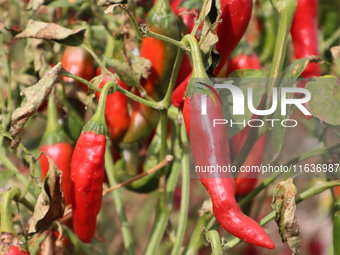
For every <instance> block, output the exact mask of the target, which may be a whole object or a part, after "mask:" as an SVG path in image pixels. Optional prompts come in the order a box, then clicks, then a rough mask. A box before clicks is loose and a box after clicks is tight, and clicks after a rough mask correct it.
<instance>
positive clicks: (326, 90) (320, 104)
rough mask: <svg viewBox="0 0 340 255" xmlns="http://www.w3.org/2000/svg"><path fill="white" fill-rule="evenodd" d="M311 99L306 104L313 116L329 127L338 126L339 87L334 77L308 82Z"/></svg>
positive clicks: (339, 116)
mask: <svg viewBox="0 0 340 255" xmlns="http://www.w3.org/2000/svg"><path fill="white" fill-rule="evenodd" d="M306 88H307V89H308V90H309V91H310V92H311V94H312V97H311V100H310V101H309V102H308V104H309V107H310V110H311V113H312V114H313V116H315V117H318V118H319V119H320V120H321V121H323V122H326V123H328V124H331V125H340V85H339V84H338V83H337V79H336V77H334V76H331V75H326V76H323V77H319V78H315V81H311V82H308V83H307V85H306Z"/></svg>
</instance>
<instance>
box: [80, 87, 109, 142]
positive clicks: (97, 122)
mask: <svg viewBox="0 0 340 255" xmlns="http://www.w3.org/2000/svg"><path fill="white" fill-rule="evenodd" d="M113 86H114V82H113V81H109V82H107V83H106V84H105V85H104V87H103V89H102V91H101V93H100V99H99V103H98V107H97V110H96V112H95V114H94V115H93V116H92V118H91V119H90V120H89V121H88V122H87V123H86V124H85V126H84V128H83V131H84V132H91V131H95V132H96V133H97V134H103V135H105V136H107V133H108V131H107V126H106V119H105V108H106V98H107V94H108V92H109V90H110V89H111V88H112V87H113Z"/></svg>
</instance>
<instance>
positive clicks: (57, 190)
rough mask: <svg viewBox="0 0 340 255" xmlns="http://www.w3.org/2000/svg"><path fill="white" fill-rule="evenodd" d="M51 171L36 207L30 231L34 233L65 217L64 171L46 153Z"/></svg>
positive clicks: (45, 180)
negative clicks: (62, 183) (62, 182)
mask: <svg viewBox="0 0 340 255" xmlns="http://www.w3.org/2000/svg"><path fill="white" fill-rule="evenodd" d="M46 157H47V158H48V162H49V171H48V173H47V175H46V178H45V179H44V183H43V188H42V192H41V194H40V195H39V197H38V200H37V203H36V205H35V208H34V213H33V219H32V224H31V225H30V228H29V233H31V234H33V233H36V232H39V231H41V230H44V229H45V228H47V227H49V226H50V225H51V224H52V222H53V221H55V220H57V219H59V218H61V217H63V215H64V210H65V201H64V195H63V191H62V187H61V181H62V174H63V173H62V171H61V170H59V169H58V168H57V166H56V165H55V164H54V162H53V161H52V160H51V159H50V158H49V157H48V156H47V155H46Z"/></svg>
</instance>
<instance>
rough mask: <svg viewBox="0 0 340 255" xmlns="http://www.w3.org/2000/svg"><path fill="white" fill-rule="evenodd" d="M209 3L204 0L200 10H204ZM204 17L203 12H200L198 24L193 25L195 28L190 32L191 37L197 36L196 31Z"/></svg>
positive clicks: (207, 0)
mask: <svg viewBox="0 0 340 255" xmlns="http://www.w3.org/2000/svg"><path fill="white" fill-rule="evenodd" d="M209 2H210V1H209V0H204V2H203V4H202V8H201V10H206V9H207V6H208V3H209ZM205 15H206V13H205V11H201V12H200V15H199V17H198V22H196V23H195V26H194V28H193V29H192V31H191V35H192V36H195V35H196V34H197V31H198V29H199V27H200V26H201V24H202V22H203V20H204V17H205Z"/></svg>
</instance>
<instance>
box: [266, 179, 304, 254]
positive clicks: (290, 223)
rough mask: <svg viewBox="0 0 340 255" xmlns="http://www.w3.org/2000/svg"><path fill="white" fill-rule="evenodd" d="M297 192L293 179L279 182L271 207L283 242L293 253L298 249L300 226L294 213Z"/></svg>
mask: <svg viewBox="0 0 340 255" xmlns="http://www.w3.org/2000/svg"><path fill="white" fill-rule="evenodd" d="M296 193H297V190H296V187H295V185H294V183H293V179H291V178H290V179H288V180H287V181H282V182H280V183H279V184H278V185H277V187H276V189H275V191H274V196H273V201H272V207H273V209H274V210H275V212H276V216H275V221H276V224H277V225H278V227H279V232H280V236H281V238H282V242H283V243H287V244H288V245H289V247H290V249H291V250H292V251H293V252H294V254H299V250H300V227H299V224H298V222H297V218H296V215H295V210H296V203H295V195H296Z"/></svg>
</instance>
